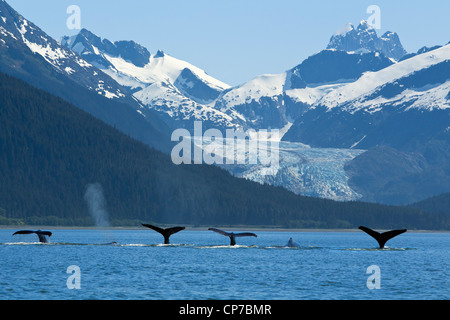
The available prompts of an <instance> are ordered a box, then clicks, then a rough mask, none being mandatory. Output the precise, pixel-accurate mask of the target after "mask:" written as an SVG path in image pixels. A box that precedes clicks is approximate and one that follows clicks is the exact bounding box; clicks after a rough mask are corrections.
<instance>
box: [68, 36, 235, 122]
mask: <svg viewBox="0 0 450 320" xmlns="http://www.w3.org/2000/svg"><path fill="white" fill-rule="evenodd" d="M61 43H62V44H63V45H64V46H66V47H67V48H70V49H71V50H73V51H75V52H77V53H78V54H79V55H80V56H82V57H83V58H84V59H86V60H87V61H89V62H91V63H92V64H94V65H95V66H97V67H98V68H99V69H101V70H102V71H103V72H104V73H106V74H108V75H109V76H111V77H112V78H114V79H115V80H116V81H117V82H118V83H120V84H121V85H123V86H124V87H126V88H128V89H129V90H130V91H131V92H133V95H134V97H135V98H136V99H138V100H139V101H140V102H142V103H143V104H144V105H145V106H146V107H147V108H148V109H152V110H156V111H157V112H158V113H159V114H161V115H162V117H163V118H164V119H165V121H166V122H167V123H168V124H169V125H171V126H172V127H173V128H177V127H179V126H185V127H187V128H188V129H191V128H192V127H193V125H192V124H193V121H195V120H199V121H204V122H205V125H206V126H217V127H219V128H231V127H236V125H237V122H236V119H240V117H239V115H237V114H225V113H222V112H220V111H219V110H216V109H214V108H212V107H211V106H210V105H209V103H211V102H212V101H214V100H215V99H216V98H217V97H218V95H219V94H220V93H221V92H223V91H224V90H226V89H228V88H229V86H228V85H227V84H225V83H222V82H221V81H219V80H216V79H214V78H213V77H211V76H209V75H208V74H207V73H206V72H205V71H203V70H201V69H200V68H197V67H195V66H193V65H191V64H189V63H187V62H185V61H182V60H179V59H176V58H174V57H171V56H169V55H167V54H165V53H164V52H162V51H158V52H156V53H155V54H150V53H149V52H148V50H147V49H146V48H144V47H142V46H140V45H139V44H137V43H135V42H133V41H118V42H115V43H112V42H110V41H109V40H107V39H101V38H100V37H98V36H97V35H94V34H93V33H91V32H90V31H88V30H86V29H83V30H81V31H80V32H79V34H78V35H76V36H73V37H63V39H62V41H61ZM121 43H126V44H128V46H127V47H126V48H127V50H126V51H124V50H123V45H122V46H121ZM130 48H131V49H130ZM133 57H134V58H133ZM138 58H139V59H138Z"/></svg>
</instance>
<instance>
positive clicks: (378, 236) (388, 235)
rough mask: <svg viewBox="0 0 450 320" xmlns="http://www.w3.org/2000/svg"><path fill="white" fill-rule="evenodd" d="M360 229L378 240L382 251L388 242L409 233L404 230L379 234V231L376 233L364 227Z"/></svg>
mask: <svg viewBox="0 0 450 320" xmlns="http://www.w3.org/2000/svg"><path fill="white" fill-rule="evenodd" d="M359 229H360V230H362V231H364V232H365V233H367V234H368V235H369V236H371V237H372V238H374V239H375V240H377V242H378V244H379V245H380V249H383V248H384V245H385V244H386V242H388V241H389V240H391V239H392V238H395V237H396V236H398V235H401V234H402V233H405V232H406V231H408V230H406V229H403V230H392V231H387V232H383V233H379V232H377V231H374V230H372V229H370V228H367V227H363V226H361V227H359Z"/></svg>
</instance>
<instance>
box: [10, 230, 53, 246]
mask: <svg viewBox="0 0 450 320" xmlns="http://www.w3.org/2000/svg"><path fill="white" fill-rule="evenodd" d="M16 234H37V236H38V237H39V242H43V243H47V242H48V239H47V237H51V236H52V233H51V232H50V231H41V230H38V231H32V230H21V231H17V232H15V233H14V234H13V236H15V235H16Z"/></svg>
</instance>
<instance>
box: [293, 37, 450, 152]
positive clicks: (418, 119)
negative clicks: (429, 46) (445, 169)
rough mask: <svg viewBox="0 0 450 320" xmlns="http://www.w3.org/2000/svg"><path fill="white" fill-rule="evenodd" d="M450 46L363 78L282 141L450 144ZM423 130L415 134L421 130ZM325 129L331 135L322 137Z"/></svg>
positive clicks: (362, 144) (304, 119)
mask: <svg viewBox="0 0 450 320" xmlns="http://www.w3.org/2000/svg"><path fill="white" fill-rule="evenodd" d="M449 59H450V45H447V46H444V47H442V48H439V49H437V50H433V51H429V52H426V53H423V54H420V55H417V56H415V57H413V58H410V59H407V60H404V61H402V62H399V63H396V64H394V65H392V66H389V67H387V68H384V69H382V70H380V71H378V72H370V73H366V74H364V75H363V76H362V77H360V78H359V79H358V80H357V81H355V82H352V83H349V84H346V85H345V86H342V87H340V88H338V89H336V90H333V91H332V92H330V93H329V94H327V95H325V96H324V97H322V98H321V99H320V100H319V101H318V102H317V103H316V104H315V105H314V108H311V109H310V110H308V112H305V113H304V114H302V115H301V116H300V117H299V118H298V119H297V120H296V123H295V124H294V125H293V126H292V127H291V129H290V131H289V132H288V133H287V134H286V136H285V137H284V139H286V140H287V141H299V142H302V143H306V144H310V145H314V146H320V147H343V148H350V147H355V146H356V145H357V146H358V147H359V148H366V149H367V148H371V147H374V146H376V145H380V144H381V145H383V144H386V145H389V146H393V147H397V148H401V147H406V146H407V145H411V144H414V145H417V144H420V143H424V142H427V141H428V140H430V139H433V138H436V137H438V136H439V137H442V138H443V139H448V134H449V132H448V130H447V128H448V123H449V111H450V101H449V100H448V93H449V92H450V81H449V80H450V73H449V72H448V71H449V70H450V69H449V68H450V62H449ZM418 127H419V128H421V130H417V128H418ZM324 128H327V130H329V131H330V132H332V133H333V134H332V135H326V134H324V131H323V130H324Z"/></svg>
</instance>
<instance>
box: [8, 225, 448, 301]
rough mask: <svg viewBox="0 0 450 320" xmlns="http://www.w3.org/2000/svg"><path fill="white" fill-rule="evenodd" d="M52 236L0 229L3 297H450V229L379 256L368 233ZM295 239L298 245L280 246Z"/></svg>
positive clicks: (393, 245) (408, 239) (399, 242)
mask: <svg viewBox="0 0 450 320" xmlns="http://www.w3.org/2000/svg"><path fill="white" fill-rule="evenodd" d="M49 230H50V231H52V232H53V236H52V238H51V243H49V244H40V243H37V242H34V241H37V236H35V235H16V236H14V237H13V236H12V234H13V232H14V231H16V230H10V229H2V230H0V253H1V259H0V299H1V300H97V299H98V300H209V299H212V300H416V299H417V300H447V299H449V298H450V290H449V289H450V277H449V270H450V259H449V252H450V250H449V244H450V233H414V232H408V233H405V234H403V235H400V236H398V237H397V238H394V239H392V240H390V241H389V242H388V243H387V247H386V248H385V249H382V250H380V249H377V247H378V246H377V243H376V241H375V240H374V239H372V238H371V237H369V236H368V235H366V234H365V233H363V232H284V231H283V232H272V231H257V232H255V233H257V234H258V238H253V237H252V238H237V243H238V245H237V246H235V247H230V246H229V239H228V238H226V237H224V236H221V235H219V234H217V233H214V232H211V231H189V230H186V231H182V232H180V233H178V234H175V235H173V236H172V238H171V242H172V243H173V244H171V245H161V244H160V243H161V242H162V241H163V239H162V236H160V235H159V234H158V233H156V232H153V231H152V230H147V229H142V230H140V229H136V230H123V229H113V230H104V229H102V230H91V229H89V230H66V229H64V230H51V229H49ZM290 237H292V238H293V239H294V240H295V241H296V242H297V243H299V244H300V245H301V246H300V247H299V248H286V247H284V245H285V244H286V243H287V242H288V240H289V238H290ZM112 242H116V244H111V243H112ZM71 266H76V267H77V268H78V269H77V270H76V271H75V272H73V270H74V269H70V267H71ZM371 266H376V268H377V269H370V268H369V267H371ZM368 268H369V270H368ZM373 270H376V272H374V271H373ZM368 271H369V273H368ZM68 272H69V273H68ZM369 278H370V279H369ZM368 280H370V281H368ZM368 282H369V285H368ZM374 284H376V285H379V286H378V288H373V286H371V285H374ZM369 287H371V289H370V288H369Z"/></svg>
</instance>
